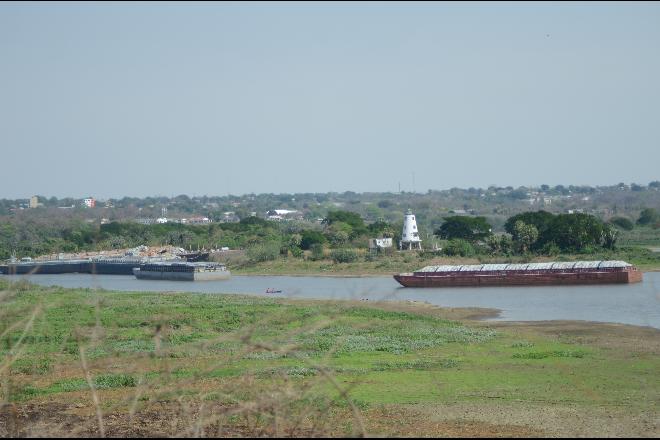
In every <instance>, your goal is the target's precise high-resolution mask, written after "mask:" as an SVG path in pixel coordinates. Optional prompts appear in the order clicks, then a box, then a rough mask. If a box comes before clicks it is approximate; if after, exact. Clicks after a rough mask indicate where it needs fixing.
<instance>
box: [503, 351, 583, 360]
mask: <svg viewBox="0 0 660 440" xmlns="http://www.w3.org/2000/svg"><path fill="white" fill-rule="evenodd" d="M585 355H586V353H585V352H584V351H571V350H555V351H530V352H527V353H514V355H513V358H515V359H545V358H550V357H553V358H578V359H581V358H583V357H584V356H585Z"/></svg>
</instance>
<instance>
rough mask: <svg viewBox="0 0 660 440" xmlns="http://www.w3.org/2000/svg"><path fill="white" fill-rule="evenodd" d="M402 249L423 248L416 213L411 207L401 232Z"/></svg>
mask: <svg viewBox="0 0 660 440" xmlns="http://www.w3.org/2000/svg"><path fill="white" fill-rule="evenodd" d="M399 248H400V249H402V250H403V249H408V250H411V249H419V250H421V249H422V240H421V239H420V238H419V231H418V230H417V221H416V220H415V215H414V214H413V213H412V211H411V210H410V209H409V210H408V211H407V212H406V215H405V216H404V217H403V232H402V233H401V241H400V242H399Z"/></svg>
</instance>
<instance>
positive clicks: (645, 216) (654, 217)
mask: <svg viewBox="0 0 660 440" xmlns="http://www.w3.org/2000/svg"><path fill="white" fill-rule="evenodd" d="M658 221H660V214H658V211H656V210H655V209H654V208H646V209H644V210H643V211H642V212H641V213H640V214H639V219H638V220H637V224H638V225H643V226H645V225H652V224H654V223H656V222H658Z"/></svg>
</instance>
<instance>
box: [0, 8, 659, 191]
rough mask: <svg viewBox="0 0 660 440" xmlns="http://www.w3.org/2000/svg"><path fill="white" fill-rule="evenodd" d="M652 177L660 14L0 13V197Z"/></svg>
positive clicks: (328, 10) (340, 10) (165, 10)
mask: <svg viewBox="0 0 660 440" xmlns="http://www.w3.org/2000/svg"><path fill="white" fill-rule="evenodd" d="M413 172H414V185H415V186H414V189H415V190H416V191H418V192H425V191H426V190H428V189H446V188H450V187H454V186H457V187H470V186H475V187H486V186H488V185H490V184H495V185H501V186H508V185H512V186H518V185H540V184H544V183H545V184H549V185H556V184H576V185H577V184H592V185H603V184H616V183H618V182H620V181H623V182H626V183H629V182H636V183H643V184H645V183H648V182H649V181H651V180H657V179H660V4H658V3H655V4H651V3H646V4H632V5H631V4H623V3H620V4H616V3H607V4H600V5H599V4H568V3H565V4H552V3H547V4H546V3H543V4H541V3H534V4H522V5H521V4H518V3H515V4H490V3H487V4H479V3H477V4H464V3H458V4H427V3H424V4H389V3H388V4H361V5H353V4H334V3H333V4H303V5H299V4H236V5H234V4H208V3H202V4H190V3H185V4H184V3H181V4H176V3H174V4H172V3H167V4H129V3H122V4H93V3H87V4H78V3H75V4H73V3H72V4H52V3H44V4H40V3H34V4H24V3H20V4H8V3H3V4H0V197H7V198H17V197H28V196H30V195H32V194H40V195H45V196H53V195H54V196H57V197H64V196H73V197H82V196H87V195H94V196H96V197H99V198H107V197H122V196H125V195H130V196H146V195H165V196H172V195H178V194H188V195H204V194H206V195H225V194H229V193H231V194H244V193H250V192H255V193H263V192H274V193H280V192H326V191H337V192H343V191H349V190H350V191H356V192H365V191H397V190H398V185H399V182H400V184H401V188H402V189H403V190H407V191H410V190H413Z"/></svg>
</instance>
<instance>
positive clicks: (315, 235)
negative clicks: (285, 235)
mask: <svg viewBox="0 0 660 440" xmlns="http://www.w3.org/2000/svg"><path fill="white" fill-rule="evenodd" d="M327 241H328V240H327V239H326V238H325V236H324V235H323V233H321V232H320V231H314V230H312V229H308V230H306V231H303V232H302V234H301V239H300V248H301V249H311V248H312V246H313V245H315V244H319V245H323V244H324V243H326V242H327Z"/></svg>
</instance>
